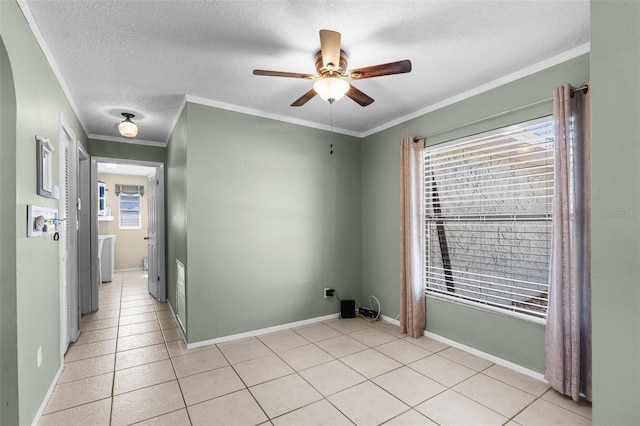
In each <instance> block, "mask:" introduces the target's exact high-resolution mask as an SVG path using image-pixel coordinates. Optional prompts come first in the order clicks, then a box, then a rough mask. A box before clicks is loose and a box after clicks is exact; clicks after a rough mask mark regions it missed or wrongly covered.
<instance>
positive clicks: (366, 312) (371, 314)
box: [358, 308, 379, 319]
mask: <svg viewBox="0 0 640 426" xmlns="http://www.w3.org/2000/svg"><path fill="white" fill-rule="evenodd" d="M358 313H359V314H360V315H362V316H363V317H365V318H369V319H373V318H376V317H378V315H379V313H378V312H377V311H374V310H371V309H369V308H358Z"/></svg>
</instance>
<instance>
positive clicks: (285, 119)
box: [172, 95, 362, 138]
mask: <svg viewBox="0 0 640 426" xmlns="http://www.w3.org/2000/svg"><path fill="white" fill-rule="evenodd" d="M185 98H186V100H187V102H191V103H194V104H199V105H204V106H209V107H212V108H220V109H224V110H227V111H234V112H239V113H242V114H247V115H254V116H256V117H261V118H268V119H270V120H276V121H283V122H285V123H289V124H297V125H300V126H305V127H311V128H314V129H320V130H326V131H333V133H340V134H343V135H348V136H354V137H360V138H361V137H362V133H360V132H355V131H353V130H347V129H341V128H338V127H333V129H332V128H331V126H327V125H326V124H320V123H314V122H312V121H306V120H300V119H297V118H293V117H288V116H285V115H279V114H272V113H270V112H265V111H260V110H257V109H253V108H247V107H243V106H239V105H234V104H228V103H225V102H219V101H213V100H211V99H206V98H200V97H198V96H193V95H186V96H185ZM172 131H173V130H172Z"/></svg>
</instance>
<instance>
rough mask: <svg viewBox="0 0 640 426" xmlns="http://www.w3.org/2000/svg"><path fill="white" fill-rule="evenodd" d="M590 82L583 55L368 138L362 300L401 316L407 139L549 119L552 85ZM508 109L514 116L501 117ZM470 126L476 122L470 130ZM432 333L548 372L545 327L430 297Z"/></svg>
mask: <svg viewBox="0 0 640 426" xmlns="http://www.w3.org/2000/svg"><path fill="white" fill-rule="evenodd" d="M588 78H589V55H582V56H580V57H578V58H574V59H572V60H570V61H567V62H564V63H562V64H560V65H556V66H554V67H551V68H548V69H546V70H544V71H541V72H538V73H535V74H533V75H530V76H527V77H524V78H521V79H519V80H516V81H513V82H511V83H508V84H504V85H502V86H500V87H497V88H495V89H493V90H490V91H487V92H484V93H481V94H479V95H477V96H473V97H471V98H468V99H465V100H463V101H460V102H457V103H455V104H452V105H449V106H446V107H444V108H441V109H438V110H436V111H433V112H430V113H427V114H424V115H422V116H420V117H417V118H415V119H413V120H409V121H407V122H404V123H402V124H399V125H397V126H395V127H392V128H389V129H386V130H384V131H381V132H378V133H375V134H373V135H371V136H368V137H366V138H365V139H364V142H363V145H362V147H363V148H362V162H363V188H362V197H363V217H362V223H363V225H362V226H363V248H364V249H363V296H365V297H366V296H368V295H369V294H373V295H375V296H376V297H377V298H378V299H380V301H381V303H382V311H383V313H384V314H385V315H387V316H389V317H392V318H393V317H395V316H396V315H397V314H398V313H399V312H400V301H399V296H400V291H399V288H400V284H399V280H400V140H401V139H402V138H403V137H406V136H425V137H426V138H427V144H436V143H439V142H444V141H447V140H451V139H454V138H458V137H462V136H468V135H472V134H476V133H480V132H483V131H487V130H491V129H495V128H498V127H502V126H506V125H510V124H513V123H517V122H521V121H526V120H529V119H533V118H537V117H541V116H545V115H550V114H551V112H552V111H551V101H550V100H549V101H545V100H547V99H549V98H550V97H551V94H552V90H553V88H554V87H556V86H559V85H562V84H564V83H572V84H574V85H580V84H582V83H583V82H585V81H586V80H588ZM532 104H534V105H532ZM528 105H532V106H528ZM505 111H511V112H510V113H507V114H501V113H503V112H505ZM493 116H495V117H494V118H491V119H486V118H487V117H493ZM471 122H474V123H475V124H470V125H465V124H466V123H471ZM461 126H462V127H461ZM454 128H455V129H454ZM448 129H454V130H448ZM426 329H427V331H430V332H433V333H436V334H439V335H441V336H444V337H447V338H450V339H452V340H455V341H458V342H460V343H462V344H465V345H468V346H471V347H474V348H476V349H479V350H481V351H483V352H486V353H489V354H492V355H495V356H498V357H500V358H503V359H506V360H508V361H511V362H514V363H516V364H519V365H522V366H524V367H527V368H529V369H531V370H534V371H538V372H544V326H543V325H542V324H537V323H533V322H527V321H521V320H517V319H513V318H510V317H507V316H504V315H499V314H495V313H491V312H487V311H483V310H479V309H474V308H470V307H467V306H462V305H458V304H454V303H451V302H446V301H442V300H437V299H432V298H428V299H427V327H426Z"/></svg>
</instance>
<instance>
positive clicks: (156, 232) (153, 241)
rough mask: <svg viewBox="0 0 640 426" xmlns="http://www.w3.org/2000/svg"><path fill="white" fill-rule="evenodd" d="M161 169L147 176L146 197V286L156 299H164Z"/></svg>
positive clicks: (162, 170)
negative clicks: (147, 189)
mask: <svg viewBox="0 0 640 426" xmlns="http://www.w3.org/2000/svg"><path fill="white" fill-rule="evenodd" d="M163 174H164V169H163V168H162V167H158V168H156V170H155V171H154V173H151V174H150V175H149V176H148V179H147V183H148V185H147V186H148V188H149V193H148V195H147V209H148V220H147V237H146V238H147V247H148V248H147V252H148V261H147V262H148V268H149V269H148V274H149V275H148V282H149V283H148V286H149V293H151V295H152V296H153V297H154V298H155V299H156V300H160V301H164V300H165V298H166V290H165V280H164V275H165V273H164V244H163V242H164V233H163V230H164V220H163V218H164V214H163V209H164V202H163V200H164V196H163V195H164V194H163V191H164V188H163V185H162V184H163Z"/></svg>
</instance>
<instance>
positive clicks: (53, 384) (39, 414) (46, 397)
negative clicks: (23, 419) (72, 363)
mask: <svg viewBox="0 0 640 426" xmlns="http://www.w3.org/2000/svg"><path fill="white" fill-rule="evenodd" d="M63 371H64V359H63V360H62V361H61V363H60V368H59V369H58V372H57V373H56V375H55V376H54V377H53V381H52V382H51V385H49V389H47V393H46V394H45V395H44V399H43V400H42V404H40V408H38V411H37V412H36V415H35V417H34V418H33V421H32V422H31V426H36V425H37V424H38V423H40V419H41V418H42V414H44V409H45V408H47V404H48V403H49V399H50V398H51V395H53V391H54V390H55V388H56V385H57V384H58V380H60V376H61V375H62V372H63Z"/></svg>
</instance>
